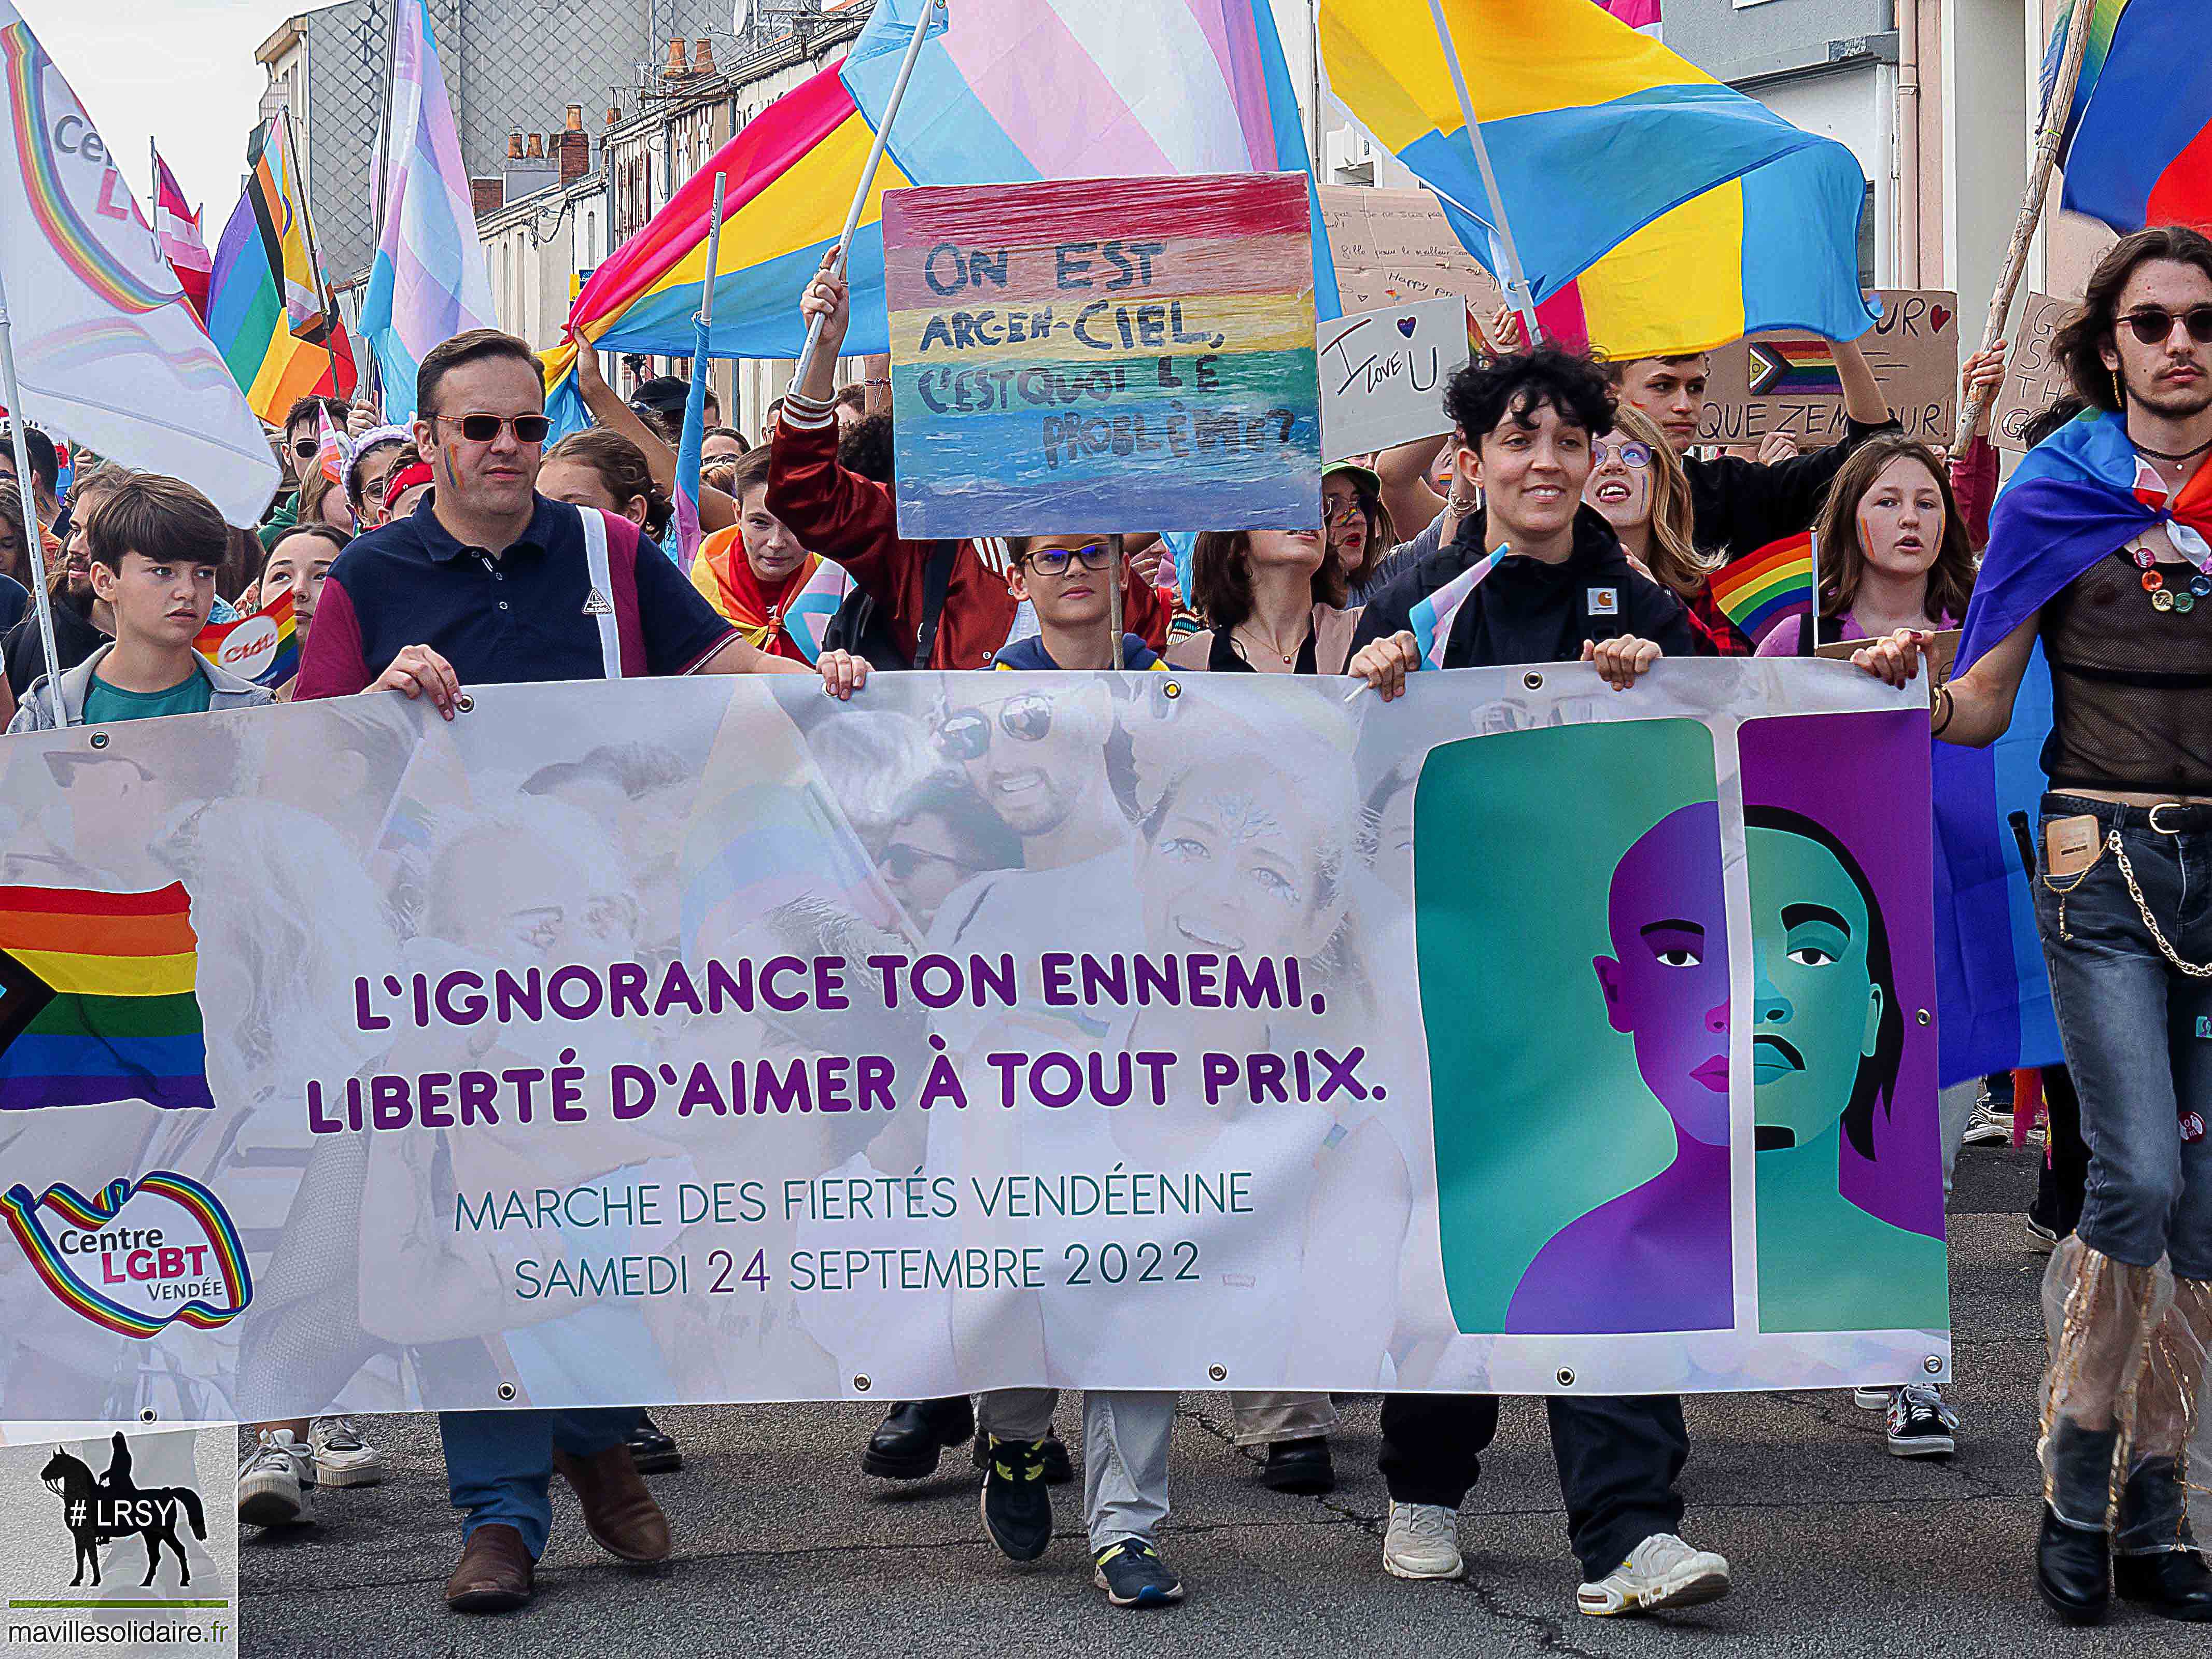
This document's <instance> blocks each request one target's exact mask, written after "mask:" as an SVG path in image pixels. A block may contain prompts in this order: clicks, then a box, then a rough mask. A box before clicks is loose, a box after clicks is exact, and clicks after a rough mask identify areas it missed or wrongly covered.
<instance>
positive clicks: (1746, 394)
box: [1698, 289, 1959, 449]
mask: <svg viewBox="0 0 2212 1659" xmlns="http://www.w3.org/2000/svg"><path fill="white" fill-rule="evenodd" d="M1862 343H1863V345H1864V346H1865V348H1866V355H1867V361H1868V362H1869V363H1870V364H1871V365H1872V366H1873V368H1874V373H1875V380H1879V381H1880V382H1881V388H1882V391H1883V392H1884V393H1885V394H1886V395H1887V397H1888V398H1889V406H1890V408H1891V410H1893V411H1894V412H1895V414H1896V416H1897V418H1898V419H1899V421H1900V422H1903V424H1904V427H1905V431H1906V432H1907V433H1908V434H1910V435H1911V436H1913V437H1915V438H1919V439H1922V440H1923V441H1927V442H1929V443H1935V444H1948V443H1949V442H1950V441H1951V438H1952V435H1953V428H1954V426H1955V425H1956V423H1957V421H1958V406H1959V296H1958V295H1955V294H1952V293H1949V292H1948V291H1946V292H1937V291H1936V290H1933V289H1884V290H1882V294H1881V321H1880V322H1878V323H1876V324H1875V325H1874V328H1873V331H1871V332H1869V334H1868V335H1867V336H1866V337H1865V339H1864V340H1863V342H1862ZM1770 432H1786V433H1788V434H1789V435H1790V436H1792V437H1794V438H1796V440H1797V443H1798V447H1800V448H1801V449H1818V448H1820V447H1822V446H1823V445H1826V444H1832V443H1833V442H1835V441H1836V440H1837V439H1838V438H1840V437H1842V436H1843V435H1844V392H1843V386H1842V385H1841V383H1840V382H1839V381H1838V379H1837V375H1836V363H1835V358H1834V356H1832V354H1831V352H1830V350H1829V343H1828V342H1827V341H1826V340H1824V339H1822V338H1821V337H1820V336H1818V335H1816V334H1808V333H1805V332H1803V331H1796V330H1776V331H1770V332H1767V333H1762V334H1754V335H1752V336H1749V337H1747V338H1745V339H1741V340H1735V341H1731V342H1730V343H1729V344H1727V345H1724V346H1722V347H1721V348H1719V349H1717V350H1716V351H1715V352H1713V354H1712V373H1711V377H1710V378H1709V379H1708V380H1707V381H1706V383H1705V418H1704V420H1703V421H1702V422H1701V423H1700V424H1699V428H1698V441H1699V442H1700V443H1709V444H1742V443H1753V444H1755V443H1757V442H1758V441H1759V440H1760V439H1762V438H1764V437H1765V436H1766V435H1767V434H1768V433H1770Z"/></svg>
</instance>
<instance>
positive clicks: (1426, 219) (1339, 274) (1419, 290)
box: [1321, 185, 1505, 323]
mask: <svg viewBox="0 0 2212 1659" xmlns="http://www.w3.org/2000/svg"><path fill="white" fill-rule="evenodd" d="M1321 218H1322V224H1323V225H1324V226H1326V227H1327V228H1328V246H1329V252H1330V255H1331V256H1332V257H1333V258H1334V259H1335V261H1336V289H1337V293H1338V295H1339V296H1340V298H1341V299H1342V300H1343V301H1344V307H1345V309H1346V311H1370V310H1373V309H1375V308H1376V307H1381V306H1391V305H1403V304H1405V303H1407V301H1413V300H1433V299H1436V298H1438V297H1439V296H1441V295H1446V294H1456V295H1459V296H1460V298H1462V300H1464V301H1467V303H1468V307H1469V308H1470V309H1471V310H1472V311H1473V312H1474V315H1475V317H1476V318H1477V319H1479V320H1480V321H1481V322H1484V323H1487V322H1488V320H1489V319H1490V317H1491V314H1492V313H1493V312H1495V311H1496V310H1497V309H1498V307H1500V306H1502V305H1504V303H1505V295H1504V290H1503V289H1500V288H1499V287H1498V280H1497V278H1495V277H1494V276H1492V275H1491V274H1490V273H1489V272H1488V271H1487V270H1484V269H1483V268H1482V265H1481V264H1480V261H1478V260H1477V259H1476V258H1475V257H1474V255H1473V254H1471V253H1469V252H1468V251H1467V249H1466V248H1465V247H1463V246H1461V244H1460V240H1459V237H1458V236H1457V235H1456V234H1454V232H1453V230H1452V228H1451V223H1450V222H1449V220H1447V219H1446V218H1445V217H1444V210H1443V206H1442V205H1441V204H1439V203H1438V202H1437V198H1436V197H1435V196H1434V195H1432V194H1431V193H1430V192H1429V191H1425V190H1370V189H1369V188H1368V187H1367V186H1365V185H1322V186H1321Z"/></svg>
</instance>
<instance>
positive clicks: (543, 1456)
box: [294, 329, 866, 1613]
mask: <svg viewBox="0 0 2212 1659" xmlns="http://www.w3.org/2000/svg"><path fill="white" fill-rule="evenodd" d="M416 410H417V413H416V420H415V431H414V436H415V442H416V447H417V449H418V450H419V451H420V452H421V453H422V456H423V458H424V459H426V460H427V461H428V464H429V465H430V468H431V472H432V476H433V480H434V482H433V484H432V488H431V489H430V492H429V493H428V495H426V496H424V498H423V499H422V501H421V502H420V503H418V504H417V506H416V508H415V510H414V511H413V512H412V513H409V514H407V515H406V516H405V517H404V518H400V519H396V520H392V521H391V522H389V523H387V524H385V525H382V526H379V527H378V528H377V529H375V530H373V531H370V532H368V534H366V535H364V536H362V537H360V538H356V540H355V541H354V542H352V543H351V544H349V546H348V547H347V548H346V550H345V551H344V552H343V554H341V555H340V556H339V557H338V559H337V562H336V563H335V564H333V565H332V566H331V572H330V574H329V576H328V577H327V578H326V579H325V582H324V585H323V591H322V594H321V597H320V599H319V601H318V602H317V605H316V607H315V627H314V629H313V632H312V633H310V634H309V635H307V645H306V648H305V650H304V651H303V653H302V654H301V665H300V677H299V680H298V684H297V688H296V690H295V693H294V695H295V698H296V699H298V700H301V701H305V700H306V699H308V698H311V697H331V696H349V695H351V694H354V693H356V692H362V691H388V690H396V691H400V692H403V693H404V694H405V695H406V696H408V697H410V698H416V697H422V696H428V698H429V699H430V702H431V703H432V704H433V706H434V707H435V708H436V709H437V710H438V712H439V713H440V714H441V715H442V716H444V717H445V718H446V719H447V720H451V719H453V715H454V713H455V708H456V700H457V699H458V697H459V694H460V688H461V685H462V684H463V682H468V683H471V684H496V683H501V682H516V681H523V682H527V681H544V680H572V679H599V678H607V679H615V678H623V677H625V676H634V675H644V674H689V673H709V674H732V673H745V672H765V673H796V674H804V673H809V672H812V671H813V670H810V669H809V668H808V667H807V666H806V665H805V664H804V663H796V662H787V661H783V660H781V659H776V658H773V657H769V656H767V655H765V654H764V653H762V652H760V651H758V650H757V649H755V648H754V647H752V646H750V645H749V644H747V643H746V642H745V641H744V639H743V638H741V637H740V636H739V635H738V633H737V630H736V629H732V627H731V626H730V625H729V623H726V622H725V621H724V620H723V619H722V618H721V617H720V616H718V615H717V614H715V611H714V607H713V606H712V605H708V603H707V601H706V599H705V598H704V597H702V595H701V594H700V593H699V592H698V591H697V590H696V588H694V587H693V586H691V584H690V580H687V579H686V577H685V576H684V573H683V572H682V571H680V570H678V568H676V567H675V565H674V564H673V563H671V562H670V561H669V560H667V559H665V558H664V557H662V556H661V555H660V553H659V550H658V549H655V548H652V547H650V546H649V545H648V544H645V543H643V542H641V540H640V538H639V535H638V531H637V527H636V526H635V525H632V524H631V523H630V522H629V520H626V519H623V518H619V517H617V516H616V515H614V514H611V513H600V512H597V511H586V510H582V509H580V508H577V507H569V506H567V505H565V504H563V503H561V502H557V501H548V500H546V499H545V498H544V496H542V495H538V491H537V482H538V466H539V463H540V461H541V460H542V459H543V453H542V452H543V446H544V441H545V438H546V436H547V432H548V424H547V422H546V418H545V415H544V380H543V379H542V378H541V376H540V374H539V369H538V359H537V357H536V356H535V355H534V354H533V353H532V351H531V349H530V348H529V347H528V346H527V345H526V344H525V343H523V342H522V341H520V340H518V339H516V338H515V337H513V336H512V335H509V334H502V333H501V332H499V331H497V330H496V329H476V330H472V331H470V332H468V333H465V334H459V335H456V336H454V337H453V338H452V339H450V340H447V341H445V342H444V343H441V344H440V345H437V346H435V347H434V348H432V349H431V350H430V351H429V353H428V355H427V356H424V358H423V359H422V368H421V370H420V372H419V373H418V374H417V376H416ZM819 671H820V672H821V674H822V677H823V683H824V684H825V686H826V687H827V689H829V690H830V691H831V692H833V693H835V694H836V695H839V696H850V695H851V693H852V692H853V691H854V690H855V689H857V688H858V687H859V685H860V684H861V683H862V681H863V679H864V678H865V677H866V664H865V663H860V662H856V661H855V660H854V659H852V658H851V657H849V656H848V655H846V654H845V653H840V652H825V653H823V657H822V661H821V664H820V665H819ZM640 1416H641V1413H640V1411H639V1410H638V1409H637V1408H636V1407H616V1408H605V1409H599V1410H587V1411H574V1412H461V1413H447V1414H446V1415H445V1417H444V1418H443V1419H441V1431H442V1433H443V1437H444V1441H445V1451H446V1472H447V1481H448V1484H449V1486H450V1488H451V1491H452V1494H453V1504H454V1507H455V1508H457V1509H459V1510H464V1511H465V1514H466V1516H467V1520H466V1522H465V1536H466V1543H465V1547H464V1550H463V1553H462V1556H461V1560H460V1565H459V1566H458V1567H457V1568H456V1569H455V1570H454V1572H453V1577H452V1579H451V1580H450V1581H449V1582H448V1583H447V1586H446V1601H447V1605H448V1606H450V1607H453V1608H455V1609H456V1610H458V1611H461V1612H468V1613H490V1612H501V1611H505V1610H507V1609H508V1608H512V1607H520V1606H521V1605H522V1604H523V1603H524V1602H526V1601H528V1600H529V1599H530V1595H531V1590H532V1577H533V1573H534V1570H535V1565H536V1559H537V1557H538V1554H539V1553H541V1552H542V1551H543V1550H544V1547H545V1540H546V1535H547V1532H548V1529H549V1528H550V1525H551V1522H552V1507H551V1503H550V1498H549V1497H548V1486H549V1483H550V1480H551V1477H552V1475H553V1474H554V1472H555V1471H556V1470H558V1471H559V1472H560V1473H561V1474H562V1475H563V1476H564V1477H566V1479H567V1480H568V1484H569V1485H570V1486H573V1487H574V1488H575V1491H576V1494H577V1497H578V1498H580V1500H581V1503H582V1505H583V1510H584V1520H585V1524H586V1526H587V1527H588V1528H590V1531H591V1534H592V1537H593V1538H595V1539H597V1540H598V1541H599V1543H600V1545H601V1546H602V1547H604V1548H605V1549H606V1550H607V1551H608V1552H609V1553H611V1554H613V1555H615V1556H617V1557H618V1558H620V1559H623V1560H626V1561H658V1560H661V1559H665V1557H666V1556H667V1555H668V1553H669V1551H670V1548H671V1545H670V1540H669V1532H668V1522H667V1519H666V1517H665V1516H663V1515H662V1514H661V1512H660V1508H659V1504H655V1503H654V1502H653V1498H652V1495H651V1494H650V1493H649V1492H647V1491H646V1488H645V1484H644V1482H643V1481H642V1480H640V1479H639V1476H638V1473H637V1469H636V1467H635V1464H634V1462H632V1459H631V1456H630V1452H629V1448H628V1446H627V1445H626V1444H625V1442H626V1441H627V1440H628V1439H629V1436H630V1434H631V1432H632V1431H633V1430H634V1429H635V1427H636V1426H637V1424H638V1421H639V1419H640Z"/></svg>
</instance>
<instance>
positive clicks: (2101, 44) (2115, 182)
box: [2044, 0, 2212, 232]
mask: <svg viewBox="0 0 2212 1659" xmlns="http://www.w3.org/2000/svg"><path fill="white" fill-rule="evenodd" d="M2095 4H2096V10H2095V11H2094V12H2093V14H2092V15H2091V16H2090V20H2089V45H2088V50H2087V52H2086V53H2085V54H2084V56H2083V58H2082V60H2081V80H2080V81H2079V82H2076V83H2075V89H2074V104H2073V108H2072V110H2071V112H2069V115H2068V117H2067V138H2066V143H2065V147H2064V149H2063V150H2062V151H2061V152H2060V155H2059V165H2060V166H2061V167H2063V168H2064V169H2065V173H2066V191H2065V195H2064V197H2063V204H2064V205H2065V206H2067V207H2069V208H2072V209H2073V210H2075V212H2077V213H2086V214H2087V215H2088V216H2090V217H2092V218H2093V219H2101V220H2103V221H2104V222H2106V224H2108V225H2110V226H2111V227H2112V228H2113V229H2114V230H2117V231H2122V232H2126V231H2133V230H2141V229H2142V228H2143V227H2144V226H2146V225H2174V224H2180V225H2194V226H2196V227H2197V228H2199V229H2200V230H2201V229H2212V52H2207V51H2206V50H2205V33H2204V28H2205V8H2204V4H2203V0H2095ZM2071 10H2072V9H2071V8H2070V7H2069V9H2068V11H2067V13H2066V14H2065V15H2061V16H2060V18H2059V20H2058V25H2057V30H2056V31H2055V32H2054V33H2053V34H2052V36H2051V52H2050V53H2049V54H2048V55H2047V56H2046V58H2045V63H2044V84H2045V88H2049V86H2050V85H2051V81H2052V79H2053V78H2054V77H2055V76H2056V74H2057V60H2058V58H2059V57H2060V56H2061V55H2062V54H2063V51H2064V48H2065V44H2066V31H2067V25H2068V22H2069V18H2070V15H2071ZM2046 95H2047V94H2046Z"/></svg>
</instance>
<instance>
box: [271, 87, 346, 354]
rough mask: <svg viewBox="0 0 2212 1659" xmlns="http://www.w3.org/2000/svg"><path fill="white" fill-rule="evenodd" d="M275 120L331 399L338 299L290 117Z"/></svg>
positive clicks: (282, 115)
mask: <svg viewBox="0 0 2212 1659" xmlns="http://www.w3.org/2000/svg"><path fill="white" fill-rule="evenodd" d="M277 118H278V119H279V120H281V121H283V124H284V161H285V171H286V172H288V173H290V174H291V176H292V179H293V182H294V183H295V185H298V187H299V191H300V235H301V239H302V240H305V241H306V243H307V271H308V274H309V275H310V276H313V278H314V279H315V303H316V304H317V305H319V306H320V307H322V309H323V361H324V362H325V363H328V364H329V365H330V370H331V397H333V398H336V397H338V396H339V395H341V394H340V393H339V392H338V351H337V347H336V346H335V345H332V344H331V320H332V319H334V318H335V317H336V315H337V305H338V302H337V295H334V294H332V293H331V285H330V283H329V281H328V280H327V279H326V278H325V276H324V275H323V251H322V248H321V246H319V244H318V243H317V242H316V240H315V215H314V211H313V209H311V208H310V207H309V206H308V205H307V171H306V169H305V168H303V167H301V165H300V147H299V146H298V145H297V144H295V143H293V142H292V113H291V112H290V111H289V110H284V111H282V112H279V114H278V117H277Z"/></svg>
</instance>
